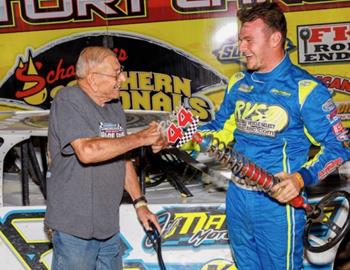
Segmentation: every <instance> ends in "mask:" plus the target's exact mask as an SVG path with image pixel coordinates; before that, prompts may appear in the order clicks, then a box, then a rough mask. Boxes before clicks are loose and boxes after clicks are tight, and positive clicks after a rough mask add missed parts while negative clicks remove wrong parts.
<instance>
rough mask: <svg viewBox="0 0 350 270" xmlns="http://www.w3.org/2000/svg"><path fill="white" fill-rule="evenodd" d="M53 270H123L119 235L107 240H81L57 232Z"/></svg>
mask: <svg viewBox="0 0 350 270" xmlns="http://www.w3.org/2000/svg"><path fill="white" fill-rule="evenodd" d="M52 244H53V258H52V266H51V269H52V270H72V269H74V270H121V269H122V254H120V237H119V233H117V234H116V235H114V236H112V237H111V238H108V239H106V240H98V239H81V238H79V237H75V236H73V235H70V234H66V233H63V232H58V231H55V232H54V234H53V239H52Z"/></svg>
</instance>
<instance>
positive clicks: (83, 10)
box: [77, 0, 115, 17]
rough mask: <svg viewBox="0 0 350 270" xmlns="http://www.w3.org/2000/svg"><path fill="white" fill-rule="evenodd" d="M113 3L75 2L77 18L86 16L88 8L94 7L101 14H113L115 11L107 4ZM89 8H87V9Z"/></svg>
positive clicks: (93, 0) (107, 0)
mask: <svg viewBox="0 0 350 270" xmlns="http://www.w3.org/2000/svg"><path fill="white" fill-rule="evenodd" d="M112 2H114V0H104V1H96V0H84V1H81V0H80V1H77V5H78V16H79V17H80V16H88V15H89V9H90V6H94V7H96V8H97V9H98V10H100V11H101V12H103V13H104V14H106V15H107V14H114V13H115V11H114V10H113V9H111V8H110V7H109V6H108V4H110V3H112ZM88 7H89V8H88Z"/></svg>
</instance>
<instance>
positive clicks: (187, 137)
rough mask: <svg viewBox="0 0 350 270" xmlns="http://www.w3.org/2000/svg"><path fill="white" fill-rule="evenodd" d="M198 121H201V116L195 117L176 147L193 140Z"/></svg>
mask: <svg viewBox="0 0 350 270" xmlns="http://www.w3.org/2000/svg"><path fill="white" fill-rule="evenodd" d="M198 123H199V118H198V117H194V118H193V122H192V123H191V124H190V125H189V126H188V128H187V129H186V132H185V133H184V135H183V136H182V137H181V138H180V140H179V142H178V143H177V144H176V147H178V148H180V147H181V146H182V145H183V144H185V143H187V142H189V141H190V140H192V137H193V135H194V134H195V133H196V131H197V127H198Z"/></svg>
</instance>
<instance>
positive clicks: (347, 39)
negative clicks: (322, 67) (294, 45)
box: [298, 23, 350, 64]
mask: <svg viewBox="0 0 350 270" xmlns="http://www.w3.org/2000/svg"><path fill="white" fill-rule="evenodd" d="M298 56H299V57H298V59H299V63H300V64H308V63H310V64H311V63H324V62H344V61H349V60H350V23H338V24H322V25H302V26H298Z"/></svg>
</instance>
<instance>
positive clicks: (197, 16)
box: [0, 0, 350, 125]
mask: <svg viewBox="0 0 350 270" xmlns="http://www.w3.org/2000/svg"><path fill="white" fill-rule="evenodd" d="M255 2H263V0H261V1H256V0H251V1H246V0H244V1H242V0H237V1H232V0H215V1H213V0H164V1H145V0H108V1H94V0H92V1H75V0H64V1H51V0H50V1H34V0H28V1H25V2H24V1H16V0H3V1H0V35H1V59H2V61H1V64H0V98H3V99H6V100H16V101H18V102H20V103H24V104H27V105H28V106H36V107H38V108H41V109H49V108H50V104H51V102H52V99H53V98H54V96H55V95H56V94H57V92H58V91H60V89H62V88H63V87H64V86H67V85H72V84H75V67H74V64H75V61H76V59H77V57H78V53H79V52H80V50H81V49H82V48H84V47H86V46H88V45H104V46H108V47H110V48H112V49H113V50H114V51H115V52H116V54H117V56H118V59H119V61H120V62H121V63H122V64H123V65H125V67H126V73H125V74H126V75H127V81H126V82H125V83H124V85H123V87H122V93H121V99H122V104H123V107H124V108H125V109H140V110H161V111H172V110H174V109H176V108H177V107H178V106H180V105H182V104H184V105H186V108H189V109H190V110H191V112H192V113H193V114H194V115H196V116H198V117H199V119H200V121H209V120H211V119H212V118H213V114H214V112H215V110H216V109H217V108H218V106H219V105H220V103H221V101H222V98H223V95H224V89H225V87H226V85H227V82H228V78H230V77H231V76H232V74H233V73H235V72H237V71H240V70H241V69H242V68H244V67H245V63H244V58H242V57H241V55H240V53H239V51H238V46H237V45H238V43H237V42H238V37H237V35H238V22H237V18H236V16H235V14H236V12H237V10H238V9H240V8H242V7H243V6H244V5H251V4H253V3H255ZM278 4H279V5H280V7H281V8H282V9H283V10H284V11H285V14H286V18H287V22H288V45H287V49H288V51H289V52H290V55H291V58H292V61H293V62H294V63H297V64H299V65H300V66H301V67H302V68H305V69H306V70H308V71H309V72H310V73H311V74H330V75H327V76H334V77H337V78H339V80H334V82H332V85H331V86H330V87H337V84H340V86H339V87H340V88H341V89H344V91H347V90H346V89H347V87H348V78H349V77H350V71H349V68H346V65H348V62H349V61H348V60H349V59H348V54H349V53H350V52H349V29H350V23H349V21H348V14H349V12H350V1H328V0H323V1H322V0H318V1H313V0H310V1H304V0H303V1H298V0H293V1H288V0H284V1H278ZM319 18H322V20H321V21H320V19H319ZM343 93H344V92H342V93H340V90H339V91H336V92H335V101H336V102H345V101H347V100H346V98H348V96H346V97H344V95H341V94H343ZM2 107H4V108H5V110H6V106H5V105H4V106H2V103H1V102H0V109H1V108H2ZM345 125H349V124H347V123H345Z"/></svg>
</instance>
